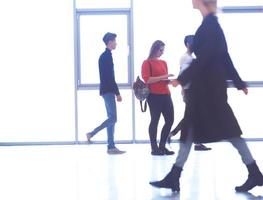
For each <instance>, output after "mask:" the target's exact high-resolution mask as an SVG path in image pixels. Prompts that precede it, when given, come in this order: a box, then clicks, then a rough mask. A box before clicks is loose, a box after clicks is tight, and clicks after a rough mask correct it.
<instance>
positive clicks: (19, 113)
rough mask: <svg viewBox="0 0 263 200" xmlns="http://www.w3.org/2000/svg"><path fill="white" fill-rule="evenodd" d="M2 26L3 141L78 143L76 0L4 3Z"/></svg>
mask: <svg viewBox="0 0 263 200" xmlns="http://www.w3.org/2000/svg"><path fill="white" fill-rule="evenodd" d="M14 5H16V6H14ZM7 8H11V10H10V9H7ZM7 16H8V17H7ZM0 24H1V34H0V44H1V45H0V52H1V59H0V66H1V67H0V88H1V89H0V91H1V101H0V110H1V112H0V121H1V126H0V133H1V134H0V141H1V142H42V141H74V138H75V111H74V107H75V106H74V105H75V104H74V51H73V50H74V41H73V38H74V36H73V28H74V27H73V25H74V22H73V3H72V0H45V1H34V0H25V1H20V0H12V1H1V6H0Z"/></svg>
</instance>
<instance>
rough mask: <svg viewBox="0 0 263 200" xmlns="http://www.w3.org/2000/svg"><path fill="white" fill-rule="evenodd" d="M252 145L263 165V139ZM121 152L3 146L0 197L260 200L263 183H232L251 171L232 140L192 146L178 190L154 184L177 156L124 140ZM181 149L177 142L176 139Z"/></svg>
mask: <svg viewBox="0 0 263 200" xmlns="http://www.w3.org/2000/svg"><path fill="white" fill-rule="evenodd" d="M248 144H249V147H250V148H251V151H252V153H253V155H254V156H255V158H256V159H257V163H258V165H259V166H260V168H261V169H262V171H263V156H262V150H263V143H262V142H250V143H248ZM117 146H118V147H119V148H120V149H124V150H127V153H126V154H123V155H107V153H106V146H105V145H73V146H9V147H8V146H5V147H3V146H2V147H0V199H1V200H159V199H160V200H168V199H173V200H179V199H180V200H253V199H254V200H259V199H263V187H257V188H254V189H253V190H251V191H250V193H246V194H238V193H235V191H234V187H235V186H236V185H239V184H241V183H243V182H244V181H245V179H246V177H247V172H246V168H245V166H244V165H242V163H241V160H240V158H239V155H238V154H237V152H236V151H235V150H234V149H233V148H232V146H231V145H230V144H228V143H216V144H209V146H211V147H212V148H213V149H212V151H208V152H196V151H192V152H191V154H190V157H189V160H188V162H187V164H186V166H185V168H184V171H183V173H182V177H181V192H180V194H176V193H172V192H171V191H170V190H166V189H161V190H160V189H156V188H152V187H151V186H150V185H149V181H151V180H157V179H161V178H163V176H164V175H165V174H166V173H167V172H168V171H169V170H170V168H171V166H172V164H173V162H174V160H175V156H151V155H150V151H149V144H125V145H124V144H122V145H117ZM172 148H173V149H174V150H175V151H177V150H178V144H177V143H174V144H172Z"/></svg>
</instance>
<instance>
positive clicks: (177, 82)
mask: <svg viewBox="0 0 263 200" xmlns="http://www.w3.org/2000/svg"><path fill="white" fill-rule="evenodd" d="M171 84H172V86H173V87H177V86H178V85H180V82H179V81H178V80H177V79H174V80H172V81H171Z"/></svg>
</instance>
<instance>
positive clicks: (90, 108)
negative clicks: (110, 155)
mask: <svg viewBox="0 0 263 200" xmlns="http://www.w3.org/2000/svg"><path fill="white" fill-rule="evenodd" d="M120 93H121V95H122V98H123V101H122V102H117V123H116V126H115V141H118V140H132V106H131V105H132V101H131V100H132V96H131V95H132V93H131V91H130V90H120ZM106 119H107V113H106V109H105V105H104V100H103V98H102V97H101V96H99V91H97V90H92V91H91V90H90V91H86V90H81V91H78V121H79V123H78V130H79V140H80V141H86V135H85V134H86V133H87V132H89V131H92V130H93V129H94V128H96V127H97V126H99V125H100V124H101V123H102V122H103V121H104V120H106ZM92 140H93V141H107V132H106V129H103V130H101V131H100V132H99V133H98V134H97V135H96V136H95V137H94V138H93V139H92Z"/></svg>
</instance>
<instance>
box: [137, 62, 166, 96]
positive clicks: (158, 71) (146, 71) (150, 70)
mask: <svg viewBox="0 0 263 200" xmlns="http://www.w3.org/2000/svg"><path fill="white" fill-rule="evenodd" d="M165 74H168V67H167V63H166V62H165V61H164V60H159V59H148V60H145V61H144V62H143V64H142V71H141V75H142V78H143V80H144V82H145V83H147V81H148V79H149V77H156V76H161V75H165ZM149 89H150V92H151V93H153V94H170V90H169V87H168V82H167V81H159V82H156V83H151V84H149Z"/></svg>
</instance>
